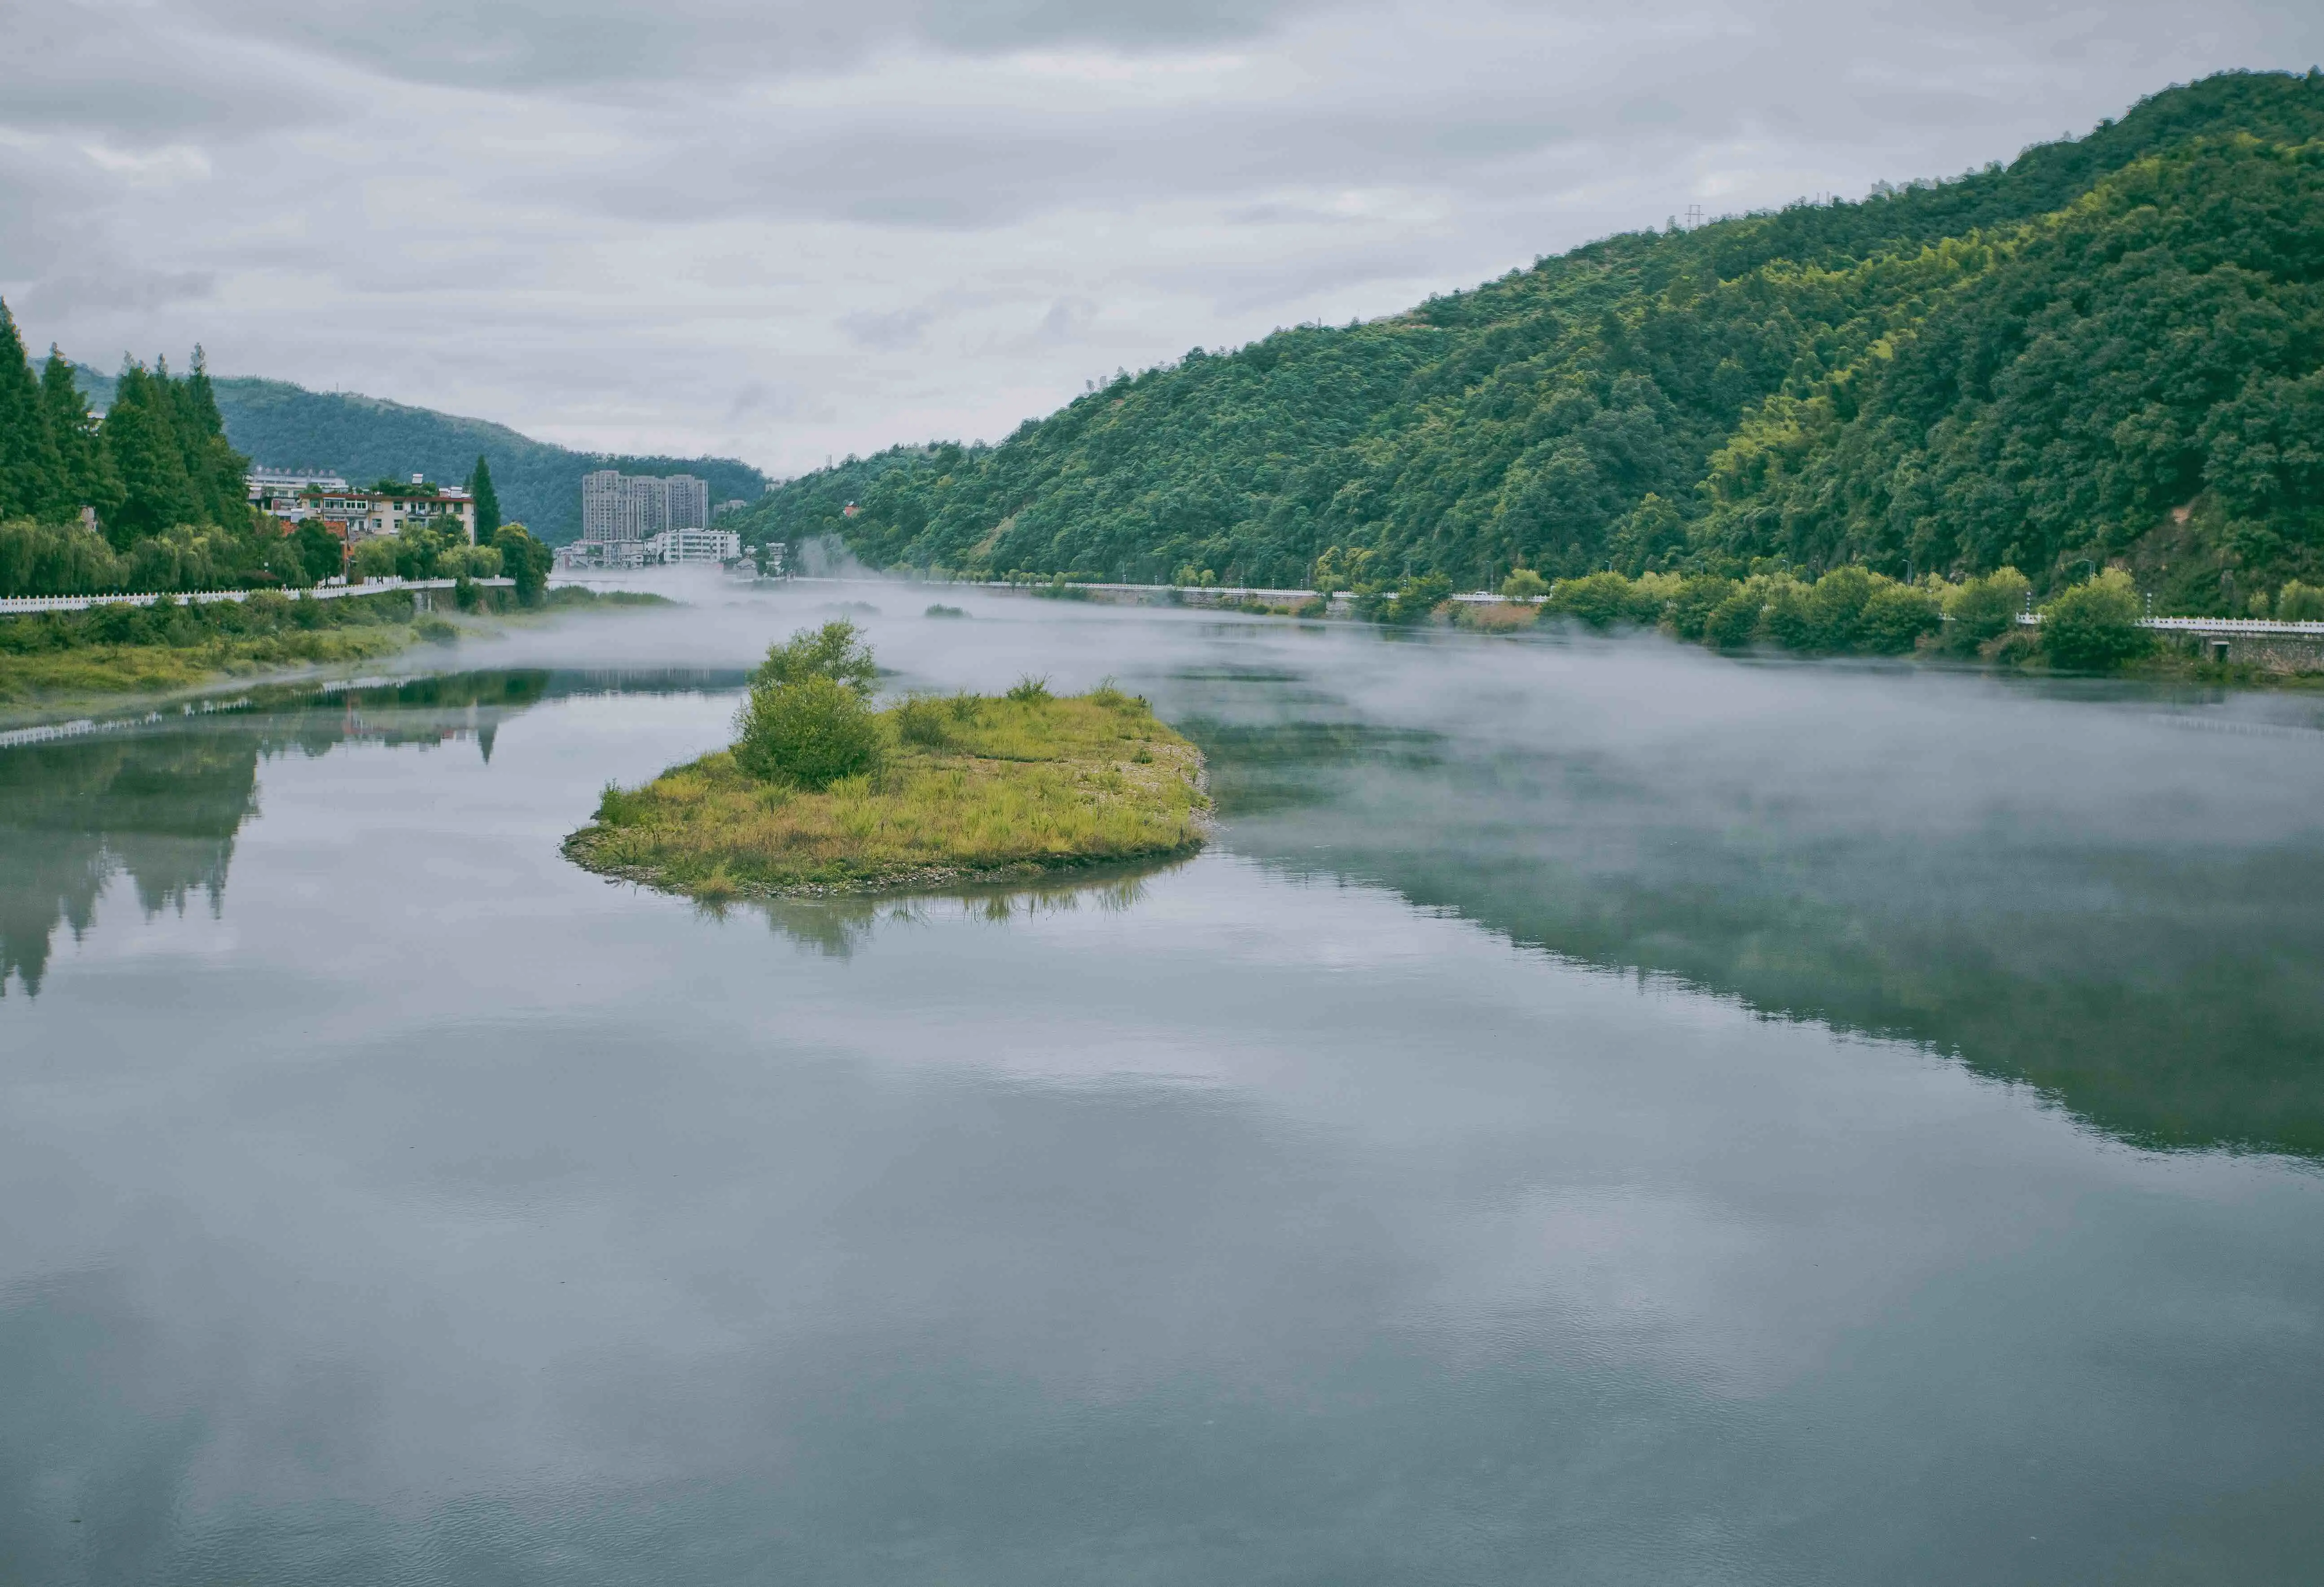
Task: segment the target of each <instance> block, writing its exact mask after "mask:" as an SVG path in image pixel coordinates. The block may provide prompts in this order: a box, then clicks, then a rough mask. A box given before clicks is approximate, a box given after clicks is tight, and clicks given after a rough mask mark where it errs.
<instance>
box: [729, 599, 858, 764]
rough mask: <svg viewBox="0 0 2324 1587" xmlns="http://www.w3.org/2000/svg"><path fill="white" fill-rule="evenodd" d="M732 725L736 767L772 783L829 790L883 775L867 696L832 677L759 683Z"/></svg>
mask: <svg viewBox="0 0 2324 1587" xmlns="http://www.w3.org/2000/svg"><path fill="white" fill-rule="evenodd" d="M839 626H843V627H844V625H839ZM734 726H735V729H736V732H737V734H738V737H737V738H735V740H734V764H735V765H737V766H741V767H742V769H743V770H744V771H745V772H748V773H749V774H750V775H752V776H754V777H761V778H764V779H765V780H767V781H769V782H780V783H795V784H798V785H799V786H800V787H803V788H827V787H829V786H830V785H831V784H834V783H835V782H837V781H838V780H839V779H840V778H842V777H852V776H856V775H861V774H862V773H865V772H873V771H877V770H879V769H880V765H881V761H882V759H883V758H884V754H883V751H884V748H885V746H883V745H882V744H881V738H880V725H879V723H878V722H877V721H876V720H874V719H873V717H872V715H871V707H870V706H869V705H867V704H866V703H865V702H864V699H863V695H862V693H859V692H858V691H856V690H855V689H853V688H852V687H850V686H849V685H848V684H846V683H842V682H841V681H840V680H838V679H837V678H834V677H829V676H825V675H821V674H815V675H809V676H807V677H802V678H800V679H799V680H798V682H797V683H759V684H757V685H755V686H754V687H753V688H752V690H751V693H750V694H749V696H748V697H747V698H746V699H745V700H744V701H743V702H742V710H741V711H739V712H738V713H737V714H736V716H735V719H734Z"/></svg>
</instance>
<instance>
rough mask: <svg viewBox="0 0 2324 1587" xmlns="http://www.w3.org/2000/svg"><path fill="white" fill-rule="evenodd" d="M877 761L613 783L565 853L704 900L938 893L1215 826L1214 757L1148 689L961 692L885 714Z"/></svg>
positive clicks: (601, 871)
mask: <svg viewBox="0 0 2324 1587" xmlns="http://www.w3.org/2000/svg"><path fill="white" fill-rule="evenodd" d="M875 720H877V722H878V723H879V726H880V729H881V732H882V733H883V735H885V736H886V738H888V740H889V746H890V747H889V749H888V751H887V754H886V756H885V757H884V761H883V764H882V765H881V767H880V769H879V770H877V771H874V772H870V773H866V774H863V775H857V776H852V777H844V778H841V779H839V780H838V781H836V782H834V783H833V784H830V786H828V787H827V788H825V789H822V790H820V791H815V790H809V789H807V788H804V787H799V786H794V785H787V784H783V783H780V782H775V781H770V780H768V779H766V778H763V777H756V776H752V775H750V774H749V773H747V772H745V771H744V770H743V769H742V766H738V765H737V764H736V762H735V758H734V756H733V752H732V751H730V750H723V749H722V750H719V751H716V752H715V753H713V754H710V755H705V756H704V757H701V758H700V759H698V760H695V761H691V762H689V763H687V765H684V766H672V767H671V768H670V769H669V770H668V771H666V772H664V773H662V775H660V776H659V777H657V778H655V779H654V780H653V781H652V782H650V783H648V784H645V785H644V786H642V787H641V788H636V789H629V790H624V789H620V788H608V789H607V790H606V791H605V793H604V798H603V799H602V800H601V801H600V803H599V804H598V807H597V813H596V817H595V820H594V821H592V822H591V823H590V824H589V825H587V826H585V827H583V828H581V829H580V830H578V831H576V832H574V833H573V834H572V835H570V836H569V837H567V839H566V840H565V846H564V847H565V853H566V855H567V858H570V859H572V860H573V861H574V862H575V863H576V864H577V865H579V866H581V867H584V868H585V869H587V870H591V871H595V872H596V873H597V874H598V875H600V876H605V877H607V878H609V879H613V880H620V881H630V882H638V883H642V884H644V885H649V886H652V887H656V888H659V889H660V890H662V891H664V892H669V893H677V894H684V895H686V896H687V897H691V898H694V899H696V900H697V901H699V902H703V903H720V902H724V901H727V900H730V899H735V898H775V897H813V896H825V895H831V894H862V893H899V892H918V891H928V890H932V889H938V888H947V887H956V886H962V885H983V884H989V883H994V882H1007V881H1015V880H1024V879H1029V878H1034V877H1038V876H1055V875H1056V874H1057V873H1060V872H1068V871H1076V870H1098V869H1101V868H1118V867H1122V866H1125V865H1129V864H1134V863H1139V862H1145V861H1151V860H1159V859H1168V858H1177V857H1180V856H1184V855H1187V854H1191V853H1193V852H1194V851H1195V850H1196V849H1200V848H1201V847H1202V846H1203V843H1204V842H1205V841H1207V840H1208V839H1209V836H1210V799H1209V796H1208V795H1207V793H1205V792H1204V787H1203V757H1202V754H1201V752H1200V751H1199V750H1197V749H1196V748H1194V745H1192V744H1190V743H1188V742H1187V741H1186V740H1185V738H1181V737H1180V736H1179V735H1178V734H1176V732H1173V731H1172V730H1171V729H1169V728H1167V727H1165V726H1164V725H1163V724H1162V723H1161V722H1159V721H1157V720H1155V717H1154V714H1153V711H1151V709H1150V708H1148V705H1147V703H1146V702H1144V701H1143V700H1139V699H1136V698H1134V697H1132V696H1130V695H1127V694H1122V693H1119V692H1117V691H1114V690H1111V689H1106V690H1100V691H1098V692H1096V693H1092V694H1084V695H1078V696H1074V697H1073V698H1069V699H1059V700H1051V699H1024V700H1020V699H999V698H990V697H981V696H974V695H963V696H959V697H957V698H955V699H952V700H946V701H940V702H939V701H909V702H905V703H904V704H902V705H900V706H897V707H894V708H892V709H890V710H889V711H883V712H881V713H879V715H878V716H877V718H876V719H875Z"/></svg>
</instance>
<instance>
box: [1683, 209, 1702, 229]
mask: <svg viewBox="0 0 2324 1587" xmlns="http://www.w3.org/2000/svg"><path fill="white" fill-rule="evenodd" d="M1701 224H1702V206H1701V205H1700V204H1690V205H1688V206H1686V229H1687V230H1688V231H1690V232H1691V231H1692V230H1694V228H1695V227H1697V226H1699V225H1701Z"/></svg>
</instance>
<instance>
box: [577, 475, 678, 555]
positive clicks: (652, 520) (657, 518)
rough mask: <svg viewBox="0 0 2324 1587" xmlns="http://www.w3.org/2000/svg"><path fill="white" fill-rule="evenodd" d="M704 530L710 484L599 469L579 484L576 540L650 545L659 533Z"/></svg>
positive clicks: (670, 476)
mask: <svg viewBox="0 0 2324 1587" xmlns="http://www.w3.org/2000/svg"><path fill="white" fill-rule="evenodd" d="M708 527H710V482H709V481H707V480H698V479H696V478H695V477H694V476H693V475H692V474H670V475H669V476H668V477H666V478H664V477H659V476H656V475H653V474H625V473H622V472H620V471H619V470H618V469H610V468H606V469H599V470H598V471H597V472H595V473H590V474H585V475H583V476H582V478H581V537H582V538H583V539H584V540H588V541H591V542H594V543H595V544H596V545H600V546H613V545H618V544H621V543H622V542H623V541H629V540H650V539H651V538H652V537H654V536H656V535H659V534H660V533H661V532H662V531H663V530H665V529H706V528H708Z"/></svg>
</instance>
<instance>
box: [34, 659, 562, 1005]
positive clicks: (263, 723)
mask: <svg viewBox="0 0 2324 1587" xmlns="http://www.w3.org/2000/svg"><path fill="white" fill-rule="evenodd" d="M548 684H549V674H546V673H542V672H507V673H474V674H457V675H455V676H451V677H441V678H417V679H411V680H409V681H407V682H402V683H382V684H379V685H375V686H366V687H359V688H346V689H335V690H330V691H327V692H324V693H317V692H315V691H313V690H311V689H309V690H306V691H303V692H298V691H293V692H278V693H275V694H274V695H273V696H272V698H254V699H252V700H251V701H250V702H248V703H247V704H246V705H244V706H243V707H241V708H239V709H236V710H232V711H216V710H213V711H204V712H201V713H198V714H189V715H186V716H182V717H179V718H174V719H167V720H163V721H161V722H158V723H141V724H137V725H135V726H134V727H129V728H125V729H121V730H118V731H98V732H94V733H91V734H89V735H88V736H87V737H84V738H68V739H61V740H54V741H51V742H48V743H42V744H34V745H28V746H23V747H20V748H12V749H5V750H0V993H5V989H6V986H7V982H8V979H9V977H11V976H12V975H13V976H14V977H16V979H17V980H18V981H19V982H20V983H21V984H22V985H23V988H24V989H25V991H26V992H28V993H31V994H34V995H37V994H38V993H39V991H40V989H41V979H42V976H43V975H44V974H46V972H47V969H48V962H49V954H50V950H51V943H52V941H53V939H54V937H55V933H56V930H57V928H58V927H59V926H60V925H65V926H69V927H70V928H71V930H72V932H73V935H74V936H75V937H76V938H78V937H79V936H80V934H81V933H82V932H84V931H88V928H89V926H90V925H91V924H92V923H93V922H95V920H96V917H97V897H98V895H99V894H102V893H103V892H104V891H105V890H106V885H107V884H108V883H109V882H111V880H112V879H113V878H114V877H115V876H126V877H127V878H128V880H129V883H130V885H131V886H132V887H133V888H134V890H135V893H136V896H137V903H138V906H139V907H140V908H141V909H143V911H144V913H146V914H147V915H148V916H151V915H154V914H157V913H161V911H162V910H165V909H175V910H178V911H180V912H181V913H182V912H183V911H184V909H185V908H186V906H187V904H189V902H190V901H191V900H192V898H193V897H194V896H195V895H196V894H200V895H201V896H203V897H205V898H207V899H208V902H209V906H210V909H211V911H212V913H217V911H218V910H219V909H220V908H221V906H222V904H223V902H224V899H225V894H226V867H227V866H228V864H229V863H230V861H231V860H232V859H233V857H234V839H235V833H236V832H238V831H239V830H241V827H242V823H243V822H244V821H245V820H246V819H248V818H249V817H250V816H251V815H253V814H254V813H256V812H257V808H258V800H257V790H258V763H259V761H260V760H261V759H262V758H264V757H270V756H275V755H287V754H300V755H307V756H318V755H323V754H326V753H327V752H328V751H329V750H330V749H331V748H334V747H335V746H337V745H340V744H344V743H348V742H350V741H355V740H362V741H364V742H370V743H381V744H387V745H420V746H434V745H438V744H443V743H447V742H453V741H470V742H474V743H475V745H476V746H477V748H478V749H479V751H480V752H481V753H482V754H483V755H484V757H485V758H487V759H490V758H491V755H492V733H493V729H494V728H495V727H496V726H497V725H498V724H499V723H500V722H501V721H503V720H506V719H507V718H508V717H510V716H512V715H513V714H515V713H516V712H517V711H522V710H524V709H525V708H526V707H527V706H529V705H531V704H532V703H534V702H537V701H539V699H541V698H542V697H543V694H544V693H545V692H546V690H547V687H548Z"/></svg>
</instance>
